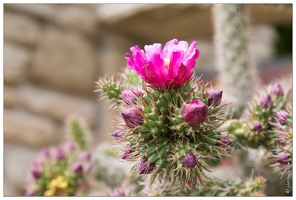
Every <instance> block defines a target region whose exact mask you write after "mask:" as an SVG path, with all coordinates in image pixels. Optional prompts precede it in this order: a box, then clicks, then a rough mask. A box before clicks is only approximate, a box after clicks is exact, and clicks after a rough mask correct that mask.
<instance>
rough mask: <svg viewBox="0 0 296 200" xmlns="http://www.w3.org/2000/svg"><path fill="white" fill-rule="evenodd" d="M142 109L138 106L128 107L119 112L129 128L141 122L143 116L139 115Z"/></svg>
mask: <svg viewBox="0 0 296 200" xmlns="http://www.w3.org/2000/svg"><path fill="white" fill-rule="evenodd" d="M141 112H143V111H142V109H141V108H139V107H134V108H129V109H127V110H126V111H124V112H123V113H121V115H122V118H123V120H124V122H125V124H126V125H127V126H128V127H129V128H135V127H136V126H138V125H141V124H142V123H143V117H142V115H141Z"/></svg>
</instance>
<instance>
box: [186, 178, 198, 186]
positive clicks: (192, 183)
mask: <svg viewBox="0 0 296 200" xmlns="http://www.w3.org/2000/svg"><path fill="white" fill-rule="evenodd" d="M186 183H187V185H188V186H189V187H190V188H194V187H195V186H196V179H193V180H189V181H187V182H186Z"/></svg>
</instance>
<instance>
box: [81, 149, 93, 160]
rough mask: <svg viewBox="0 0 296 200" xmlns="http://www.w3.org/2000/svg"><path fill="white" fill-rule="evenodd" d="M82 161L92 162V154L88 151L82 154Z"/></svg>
mask: <svg viewBox="0 0 296 200" xmlns="http://www.w3.org/2000/svg"><path fill="white" fill-rule="evenodd" d="M80 158H81V160H83V161H90V159H91V154H90V153H89V152H88V151H84V152H82V153H81V156H80Z"/></svg>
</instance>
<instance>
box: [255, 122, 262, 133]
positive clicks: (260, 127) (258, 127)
mask: <svg viewBox="0 0 296 200" xmlns="http://www.w3.org/2000/svg"><path fill="white" fill-rule="evenodd" d="M253 131H255V132H258V133H259V132H261V131H262V124H261V123H260V122H254V124H253Z"/></svg>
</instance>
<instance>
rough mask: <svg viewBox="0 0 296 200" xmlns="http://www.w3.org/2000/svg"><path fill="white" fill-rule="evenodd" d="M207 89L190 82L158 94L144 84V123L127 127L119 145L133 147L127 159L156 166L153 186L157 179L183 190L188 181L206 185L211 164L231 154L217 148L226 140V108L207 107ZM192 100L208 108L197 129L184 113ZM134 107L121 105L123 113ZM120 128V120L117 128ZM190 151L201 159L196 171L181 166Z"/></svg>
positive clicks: (142, 99) (197, 83) (141, 102)
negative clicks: (223, 139)
mask: <svg viewBox="0 0 296 200" xmlns="http://www.w3.org/2000/svg"><path fill="white" fill-rule="evenodd" d="M189 85H190V87H189ZM206 87H207V86H206V85H205V84H204V83H203V82H202V81H200V82H197V81H196V80H195V81H193V80H191V82H189V83H187V84H186V85H183V86H182V87H180V88H177V89H170V90H166V91H159V90H157V89H155V88H153V87H151V86H150V85H146V84H145V83H143V86H142V89H143V91H144V92H143V96H141V97H137V98H138V100H137V102H138V104H137V106H139V107H141V109H142V111H143V115H142V117H143V123H141V124H140V125H138V126H137V127H134V128H128V127H126V134H125V136H124V138H122V140H120V141H119V142H120V143H121V144H123V146H124V147H126V146H131V152H133V153H131V155H132V156H129V157H128V158H126V160H131V161H134V160H138V159H141V158H144V157H146V158H148V162H149V163H153V164H154V166H155V167H154V169H153V171H152V172H151V174H149V176H150V183H151V184H152V182H153V180H154V178H155V177H156V176H161V177H163V178H164V179H165V180H170V181H171V182H172V184H175V183H178V184H180V186H181V187H180V191H182V190H183V188H185V186H186V184H188V181H194V182H197V183H200V184H203V181H204V179H206V178H207V177H206V176H205V174H204V171H203V170H209V168H210V165H209V164H210V163H211V161H213V160H214V161H219V160H222V159H223V158H224V157H226V156H227V155H228V154H227V149H228V147H225V148H222V147H221V146H219V145H217V140H219V138H220V136H221V135H225V136H223V137H227V136H226V135H227V134H225V133H226V132H227V129H225V128H224V129H220V126H221V125H222V124H223V123H224V120H223V115H222V114H221V112H220V111H221V109H222V108H223V107H224V106H225V105H220V106H216V107H214V106H212V105H208V104H207V102H208V96H207V95H205V94H206V90H207V88H206ZM193 100H200V101H202V102H204V103H205V104H206V105H207V107H208V115H207V119H206V120H205V121H204V122H203V123H201V124H199V125H198V126H195V127H192V126H191V125H190V124H188V123H187V122H185V120H184V119H183V117H182V113H181V112H182V109H183V107H184V106H185V105H186V104H188V103H189V102H191V101H193ZM131 106H134V105H126V106H122V107H121V108H120V109H121V110H120V111H121V112H123V111H124V109H127V108H129V107H131ZM121 126H122V121H120V119H119V121H118V128H120V127H121ZM189 152H190V153H192V154H194V155H195V156H196V158H197V159H198V163H197V165H196V166H195V167H194V168H187V167H185V166H184V165H183V164H182V159H183V157H184V156H185V155H186V154H187V153H189ZM123 153H124V152H123ZM139 163H140V162H139V160H138V161H137V162H136V164H135V166H134V167H133V171H138V169H139V166H138V165H139ZM138 172H139V171H138Z"/></svg>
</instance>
